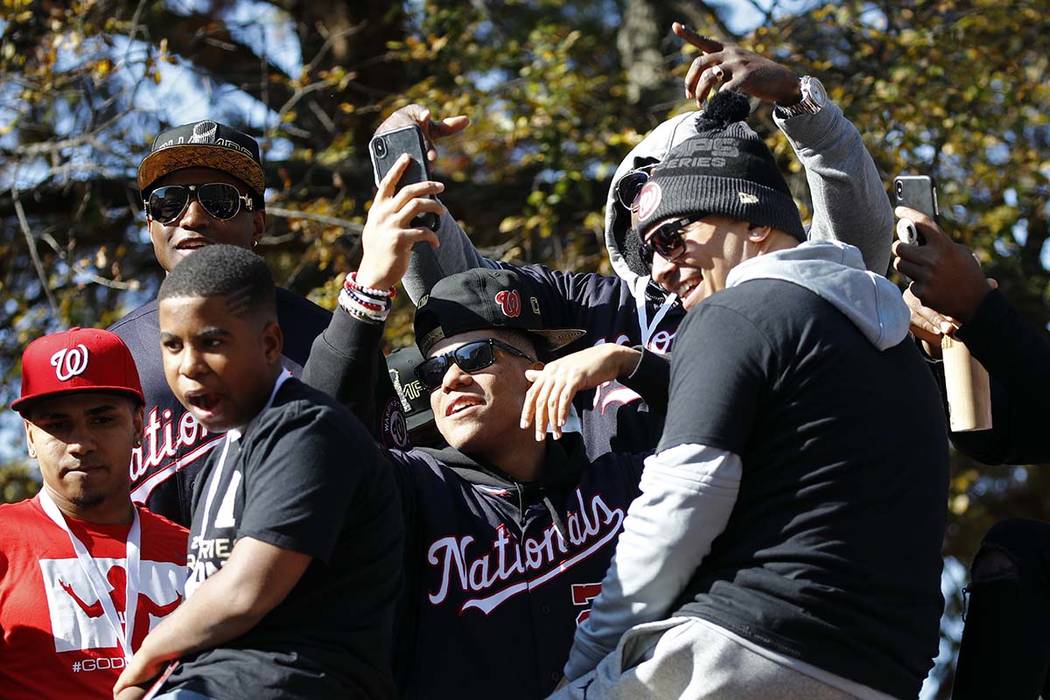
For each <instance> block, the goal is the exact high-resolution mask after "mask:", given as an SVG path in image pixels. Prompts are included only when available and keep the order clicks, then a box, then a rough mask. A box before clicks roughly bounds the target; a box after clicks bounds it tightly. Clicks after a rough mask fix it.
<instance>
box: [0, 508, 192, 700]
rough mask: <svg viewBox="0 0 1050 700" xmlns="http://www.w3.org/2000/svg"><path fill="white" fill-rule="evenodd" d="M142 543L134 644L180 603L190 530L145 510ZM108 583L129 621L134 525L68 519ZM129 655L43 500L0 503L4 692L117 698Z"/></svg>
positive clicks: (0, 680) (0, 681)
mask: <svg viewBox="0 0 1050 700" xmlns="http://www.w3.org/2000/svg"><path fill="white" fill-rule="evenodd" d="M138 510H139V521H140V523H141V533H142V543H141V553H140V558H141V561H140V567H139V598H138V603H137V605H138V607H137V610H136V613H135V624H134V632H133V634H134V638H133V640H132V646H133V647H134V648H135V649H138V648H139V645H140V644H142V640H143V639H144V638H145V636H146V634H147V633H148V632H149V630H150V629H152V628H153V627H155V626H156V625H157V623H159V622H160V620H161V619H163V618H164V616H165V615H167V614H168V613H170V612H171V611H172V610H174V609H175V608H176V607H177V606H178V604H179V603H181V602H182V599H183V586H184V583H185V580H186V543H187V531H186V529H185V528H183V527H181V526H179V525H176V524H175V523H173V522H171V521H169V520H166V519H164V518H162V517H160V516H159V515H156V514H154V513H151V512H150V511H149V510H147V509H145V508H143V507H139V509H138ZM66 522H67V523H68V524H69V528H70V530H72V531H73V534H75V535H76V536H77V538H79V539H80V541H81V542H83V543H84V547H85V548H87V550H88V552H89V553H90V554H91V556H92V558H93V559H94V560H95V565H96V566H97V567H98V570H99V573H100V574H102V577H103V579H105V580H106V581H107V582H108V584H109V585H110V586H111V589H110V595H111V596H112V600H113V607H114V608H115V609H116V610H117V614H118V615H119V616H120V617H121V620H122V621H123V617H124V608H125V593H124V587H125V583H126V577H127V571H126V566H127V562H126V560H125V559H126V556H127V549H126V542H127V536H128V531H129V530H130V529H131V526H130V525H100V524H95V523H88V522H84V521H81V520H74V519H73V518H70V517H66ZM123 668H124V653H123V650H122V649H121V648H120V644H119V642H117V635H116V633H115V632H114V631H113V628H112V627H111V626H110V624H109V623H108V621H107V619H106V616H105V614H104V613H103V608H102V604H101V602H100V601H99V599H98V596H97V595H95V592H94V589H93V588H92V586H91V583H90V581H89V580H88V578H87V576H86V575H85V574H84V572H83V570H82V569H81V567H80V563H79V562H78V561H77V556H76V554H75V553H74V551H73V545H72V544H70V542H69V536H68V535H67V534H66V533H65V532H64V531H63V530H62V529H61V528H59V527H58V525H56V524H55V523H54V522H52V521H51V519H50V518H48V517H47V514H46V513H44V509H43V508H42V507H41V505H40V497H39V496H37V497H36V498H33V499H30V500H26V501H21V502H20V503H15V504H11V505H0V695H2V696H3V697H4V698H104V699H105V700H110V699H111V698H112V697H113V684H114V683H116V681H117V677H118V676H119V675H120V672H121V669H123Z"/></svg>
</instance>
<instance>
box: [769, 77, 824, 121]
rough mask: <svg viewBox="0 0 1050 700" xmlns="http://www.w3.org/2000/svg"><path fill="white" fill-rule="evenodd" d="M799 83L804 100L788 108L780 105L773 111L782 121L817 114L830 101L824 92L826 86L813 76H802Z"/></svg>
mask: <svg viewBox="0 0 1050 700" xmlns="http://www.w3.org/2000/svg"><path fill="white" fill-rule="evenodd" d="M798 83H799V85H798V87H799V91H801V92H802V99H801V100H799V101H798V102H796V103H795V104H793V105H789V106H786V107H785V106H784V105H781V104H778V105H777V106H776V107H775V108H774V110H773V112H774V114H776V116H778V117H780V118H781V119H790V118H791V117H797V116H798V115H800V114H816V113H817V112H819V111H820V110H822V109H823V108H824V105H825V104H826V103H827V101H828V93H827V91H826V90H824V86H823V85H821V84H820V81H819V80H817V79H816V78H814V77H813V76H812V75H804V76H802V78H801V79H800V80H799V81H798Z"/></svg>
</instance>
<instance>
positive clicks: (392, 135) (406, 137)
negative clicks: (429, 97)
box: [368, 124, 441, 231]
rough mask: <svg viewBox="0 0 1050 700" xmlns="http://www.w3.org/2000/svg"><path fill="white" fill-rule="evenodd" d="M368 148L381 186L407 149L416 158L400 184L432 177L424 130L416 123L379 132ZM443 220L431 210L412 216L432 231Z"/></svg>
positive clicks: (412, 157) (424, 180)
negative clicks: (428, 164) (381, 181)
mask: <svg viewBox="0 0 1050 700" xmlns="http://www.w3.org/2000/svg"><path fill="white" fill-rule="evenodd" d="M368 152H369V154H370V155H371V157H372V170H373V172H374V173H375V179H376V187H378V186H379V181H380V180H382V179H383V178H384V177H386V174H387V173H388V172H390V169H391V168H393V167H394V164H395V163H397V159H398V158H400V157H401V155H402V154H404V153H407V154H408V155H409V157H410V158H411V159H412V162H411V163H409V165H408V168H407V169H406V170H405V172H404V173H402V175H401V180H400V181H399V182H398V188H399V189H400V188H401V187H404V186H405V185H413V184H416V183H418V182H426V181H427V180H429V179H430V171H429V170H428V168H427V149H426V144H425V142H424V141H423V131H422V130H421V129H420V128H419V127H418V126H416V125H415V124H413V125H411V126H405V127H402V128H400V129H395V130H393V131H387V132H386V133H382V134H378V135H376V136H375V137H373V138H372V140H371V141H370V142H369V144H368ZM431 199H433V198H431ZM440 223H441V220H440V217H438V215H437V214H435V213H434V212H430V211H428V212H423V213H422V214H420V215H419V216H417V217H416V218H415V219H413V220H412V225H413V226H425V227H426V228H429V229H430V230H431V231H437V229H438V224H440Z"/></svg>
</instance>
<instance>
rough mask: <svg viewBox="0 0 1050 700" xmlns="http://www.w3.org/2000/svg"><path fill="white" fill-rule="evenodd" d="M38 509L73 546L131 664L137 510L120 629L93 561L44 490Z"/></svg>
mask: <svg viewBox="0 0 1050 700" xmlns="http://www.w3.org/2000/svg"><path fill="white" fill-rule="evenodd" d="M40 505H41V506H43V508H44V512H45V513H47V517H49V518H51V520H53V521H54V523H55V525H58V526H59V527H60V528H62V529H63V530H65V531H66V534H67V535H69V543H70V544H72V545H73V551H74V552H76V555H77V561H78V562H80V568H81V569H82V570H83V572H84V575H85V576H87V579H88V582H89V583H90V584H91V588H92V590H94V592H95V595H96V596H98V602H99V603H101V604H102V612H104V613H105V616H106V620H107V621H108V622H109V625H110V627H112V628H113V631H114V632H115V633H116V635H117V641H118V642H119V643H120V646H121V648H123V649H124V659H125V661H126V662H130V661H131V655H132V649H131V644H132V640H133V639H134V629H135V609H136V608H137V607H138V601H139V552H140V547H139V544H140V542H141V539H142V526H141V524H140V522H139V511H138V508H135V507H134V506H132V509H131V510H132V516H131V530H129V531H128V540H127V554H126V557H125V562H124V563H125V568H126V571H127V583H126V584H125V586H124V600H125V602H124V624H123V625H121V624H120V617H119V616H118V615H117V609H116V608H115V607H113V599H112V598H111V597H110V595H109V590H108V586H107V585H106V582H105V581H104V580H103V578H102V574H101V573H100V572H99V570H98V567H97V566H96V565H95V560H94V559H93V558H92V557H91V555H90V554H88V551H87V547H85V546H84V543H83V542H81V541H80V539H79V538H78V537H77V536H76V535H74V534H73V531H72V530H70V529H69V524H68V523H66V519H65V518H64V517H63V516H62V511H60V510H59V509H58V506H57V505H55V502H54V501H53V500H52V499H51V496H50V495H49V494H48V493H47V489H46V488H43V489H41V490H40Z"/></svg>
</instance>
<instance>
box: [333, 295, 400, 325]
mask: <svg viewBox="0 0 1050 700" xmlns="http://www.w3.org/2000/svg"><path fill="white" fill-rule="evenodd" d="M339 306H341V307H342V308H343V310H344V311H346V312H347V313H349V314H350V315H351V316H353V317H354V318H356V319H358V320H360V321H364V322H366V323H377V324H378V323H383V322H385V321H386V319H387V316H389V315H390V301H389V300H385V303H383V302H379V301H375V302H372V301H364V300H362V299H360V298H358V297H357V296H355V295H354V294H353V293H352V292H350V291H349V290H347V289H343V290H342V291H341V292H339Z"/></svg>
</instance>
